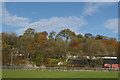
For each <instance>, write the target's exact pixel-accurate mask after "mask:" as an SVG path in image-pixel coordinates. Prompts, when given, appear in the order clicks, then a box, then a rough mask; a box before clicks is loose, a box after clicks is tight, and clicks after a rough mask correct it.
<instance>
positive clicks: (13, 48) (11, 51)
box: [10, 48, 14, 69]
mask: <svg viewBox="0 0 120 80" xmlns="http://www.w3.org/2000/svg"><path fill="white" fill-rule="evenodd" d="M13 50H14V48H12V51H11V63H10V65H11V69H12V66H13Z"/></svg>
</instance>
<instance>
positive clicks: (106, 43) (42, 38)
mask: <svg viewBox="0 0 120 80" xmlns="http://www.w3.org/2000/svg"><path fill="white" fill-rule="evenodd" d="M1 35H2V62H3V65H10V64H11V56H12V59H13V60H12V61H13V62H12V64H13V65H26V64H27V63H28V61H29V63H31V64H35V65H37V66H40V65H43V64H44V65H50V64H57V63H58V62H60V61H63V62H65V60H66V58H67V56H68V55H71V56H79V58H82V57H83V56H90V58H92V57H93V56H94V55H114V56H117V54H118V44H119V43H118V41H117V40H116V38H112V37H107V36H102V35H96V36H93V35H92V34H91V33H86V34H84V35H82V34H75V32H73V31H71V30H70V29H64V30H61V31H60V32H59V33H56V32H54V31H52V32H50V33H49V34H48V33H47V32H46V31H43V32H36V31H35V29H33V28H28V29H27V30H25V32H24V33H23V34H22V35H20V36H17V34H16V33H1Z"/></svg>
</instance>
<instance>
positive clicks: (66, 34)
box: [57, 29, 75, 41]
mask: <svg viewBox="0 0 120 80" xmlns="http://www.w3.org/2000/svg"><path fill="white" fill-rule="evenodd" d="M57 36H58V37H61V38H62V39H63V40H66V41H69V40H72V39H74V37H75V33H74V32H72V31H71V30H69V29H64V30H61V31H60V32H59V33H58V34H57Z"/></svg>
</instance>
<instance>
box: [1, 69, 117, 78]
mask: <svg viewBox="0 0 120 80" xmlns="http://www.w3.org/2000/svg"><path fill="white" fill-rule="evenodd" d="M2 74H3V75H2V76H3V78H118V73H117V72H89V71H41V70H3V72H2Z"/></svg>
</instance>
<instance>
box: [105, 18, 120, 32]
mask: <svg viewBox="0 0 120 80" xmlns="http://www.w3.org/2000/svg"><path fill="white" fill-rule="evenodd" d="M104 27H105V28H107V29H110V30H112V32H114V33H118V18H113V19H109V20H107V21H106V22H105V23H104Z"/></svg>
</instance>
